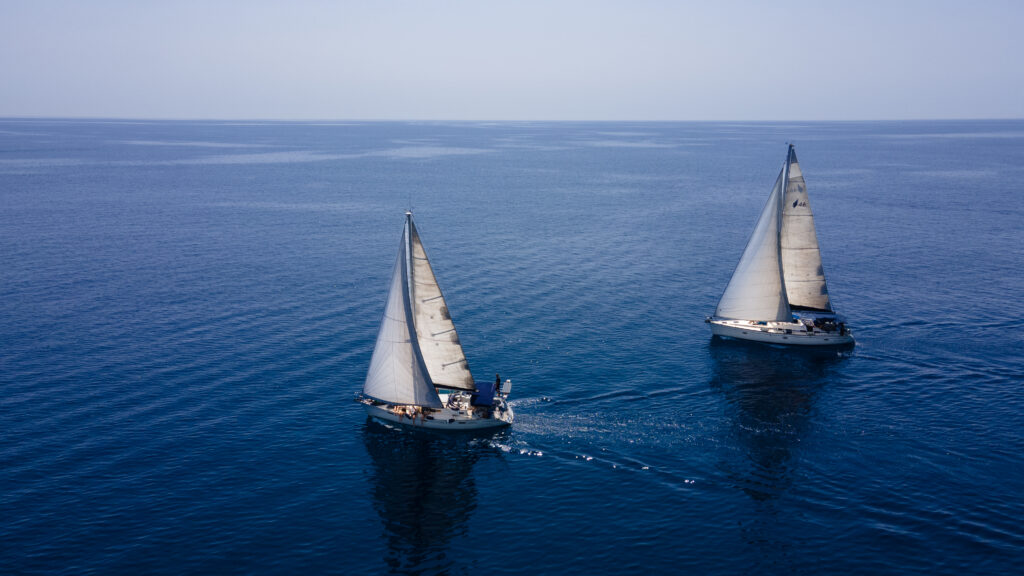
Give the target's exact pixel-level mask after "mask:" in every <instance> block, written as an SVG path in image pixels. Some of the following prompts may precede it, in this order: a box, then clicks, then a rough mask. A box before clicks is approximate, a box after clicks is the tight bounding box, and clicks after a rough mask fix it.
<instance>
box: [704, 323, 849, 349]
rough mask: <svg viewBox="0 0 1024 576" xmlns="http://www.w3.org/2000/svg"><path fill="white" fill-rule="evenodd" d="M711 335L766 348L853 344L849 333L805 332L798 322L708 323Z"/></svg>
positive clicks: (804, 327) (802, 325)
mask: <svg viewBox="0 0 1024 576" xmlns="http://www.w3.org/2000/svg"><path fill="white" fill-rule="evenodd" d="M707 322H708V324H710V325H711V333H712V334H714V335H715V336H720V337H722V338H735V339H737V340H750V341H753V342H765V343H768V344H783V345H786V346H847V345H850V344H853V343H854V340H853V335H852V334H851V333H850V332H849V330H846V331H844V333H843V334H840V333H839V332H837V331H834V330H833V331H828V332H826V331H823V330H814V331H808V330H807V326H806V325H804V324H803V323H800V322H765V323H757V322H753V321H750V320H722V319H717V318H711V319H708V321H707Z"/></svg>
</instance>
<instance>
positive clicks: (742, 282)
mask: <svg viewBox="0 0 1024 576" xmlns="http://www.w3.org/2000/svg"><path fill="white" fill-rule="evenodd" d="M787 168H788V163H787V164H785V165H783V167H782V172H780V173H779V177H778V179H776V180H775V186H773V187H772V192H771V194H770V195H769V196H768V202H767V203H766V204H765V205H764V209H763V210H761V216H760V218H758V220H757V225H756V226H755V227H754V232H753V233H752V234H751V235H750V239H749V240H747V246H746V248H744V249H743V256H741V257H740V261H739V263H738V264H737V265H736V270H735V271H734V272H733V273H732V279H730V280H729V285H728V286H726V287H725V292H724V293H723V294H722V298H721V299H720V300H719V301H718V308H717V309H716V310H715V316H718V317H719V318H728V319H734V320H760V321H788V320H790V319H791V318H792V311H791V310H790V308H789V302H787V301H786V291H785V288H784V286H783V282H784V280H783V276H782V260H781V258H780V254H779V226H780V225H781V218H780V213H781V210H780V208H781V202H782V196H783V194H784V190H783V188H784V187H785V183H786V181H787V179H788V178H787V176H788V170H787Z"/></svg>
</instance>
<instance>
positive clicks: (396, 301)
mask: <svg viewBox="0 0 1024 576" xmlns="http://www.w3.org/2000/svg"><path fill="white" fill-rule="evenodd" d="M407 234H408V230H406V231H405V232H404V233H403V234H402V243H401V246H400V247H399V249H398V259H397V260H396V261H395V268H394V270H392V272H391V285H390V287H389V289H388V300H387V304H386V305H385V306H384V317H383V318H382V319H381V322H380V330H379V331H378V332H377V343H376V344H375V345H374V347H373V356H372V358H371V359H370V369H369V371H367V373H366V382H364V383H363V394H365V395H366V396H369V397H371V398H376V399H377V400H382V401H384V402H389V403H392V404H410V405H414V406H430V407H433V408H440V407H441V406H442V405H441V399H440V398H439V397H438V395H437V390H435V389H434V385H433V384H432V383H431V381H430V375H429V374H428V372H427V371H426V368H425V367H424V365H423V360H422V358H421V357H420V354H419V350H418V346H416V342H415V341H414V340H413V338H410V336H411V333H410V330H409V326H410V324H411V323H412V322H411V320H412V310H411V306H410V299H409V293H408V286H409V282H408V271H409V266H408V264H409V260H408V248H407V247H408V244H409V243H408V238H407Z"/></svg>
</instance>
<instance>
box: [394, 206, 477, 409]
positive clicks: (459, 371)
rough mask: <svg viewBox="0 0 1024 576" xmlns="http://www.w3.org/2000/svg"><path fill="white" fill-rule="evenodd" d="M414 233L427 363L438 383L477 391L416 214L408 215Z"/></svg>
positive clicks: (420, 332)
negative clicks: (414, 219)
mask: <svg viewBox="0 0 1024 576" xmlns="http://www.w3.org/2000/svg"><path fill="white" fill-rule="evenodd" d="M406 222H407V225H408V229H409V233H410V236H409V238H410V242H409V245H410V250H411V252H410V255H411V262H412V265H411V266H410V269H411V271H412V282H411V283H410V285H411V288H412V298H411V299H410V301H411V302H412V310H413V318H414V324H415V326H416V335H417V340H418V342H419V348H420V352H421V353H422V354H423V363H424V365H426V367H427V371H428V372H429V373H430V379H431V380H432V381H433V383H434V386H437V387H439V388H450V389H458V390H470V391H473V390H476V385H475V384H474V383H473V375H472V374H471V373H470V372H469V363H468V362H467V361H466V355H465V353H463V351H462V343H461V342H459V333H458V332H456V331H455V324H454V323H453V322H452V317H451V315H450V314H449V313H448V304H447V303H446V302H445V300H444V295H443V294H442V293H441V287H440V286H439V285H438V284H437V278H436V277H435V276H434V270H433V268H431V266H430V260H429V259H428V258H427V252H426V250H424V248H423V243H422V242H421V241H420V235H419V233H418V232H417V231H416V225H415V224H414V223H413V221H412V214H409V213H407V214H406Z"/></svg>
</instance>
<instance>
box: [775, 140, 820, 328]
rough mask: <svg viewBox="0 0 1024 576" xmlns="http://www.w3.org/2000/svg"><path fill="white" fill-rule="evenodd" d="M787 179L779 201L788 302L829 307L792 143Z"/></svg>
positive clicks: (815, 235) (798, 305)
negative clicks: (780, 202)
mask: <svg viewBox="0 0 1024 576" xmlns="http://www.w3.org/2000/svg"><path fill="white" fill-rule="evenodd" d="M786 161H787V163H788V164H789V183H788V185H787V186H786V196H785V199H784V200H783V203H782V230H781V234H780V242H781V249H782V269H783V272H784V274H785V282H786V295H787V297H788V298H789V305H790V306H792V307H798V308H811V309H814V310H827V311H829V312H831V311H832V306H831V304H830V302H829V299H828V287H827V286H826V285H825V271H824V269H823V268H822V266H821V251H820V249H819V248H818V235H817V233H816V232H815V228H814V213H813V212H811V203H810V201H809V200H808V198H807V185H806V184H805V183H804V176H803V173H802V172H801V171H800V164H799V163H797V160H796V152H795V151H794V150H793V146H790V147H789V156H788V158H787V160H786Z"/></svg>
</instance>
